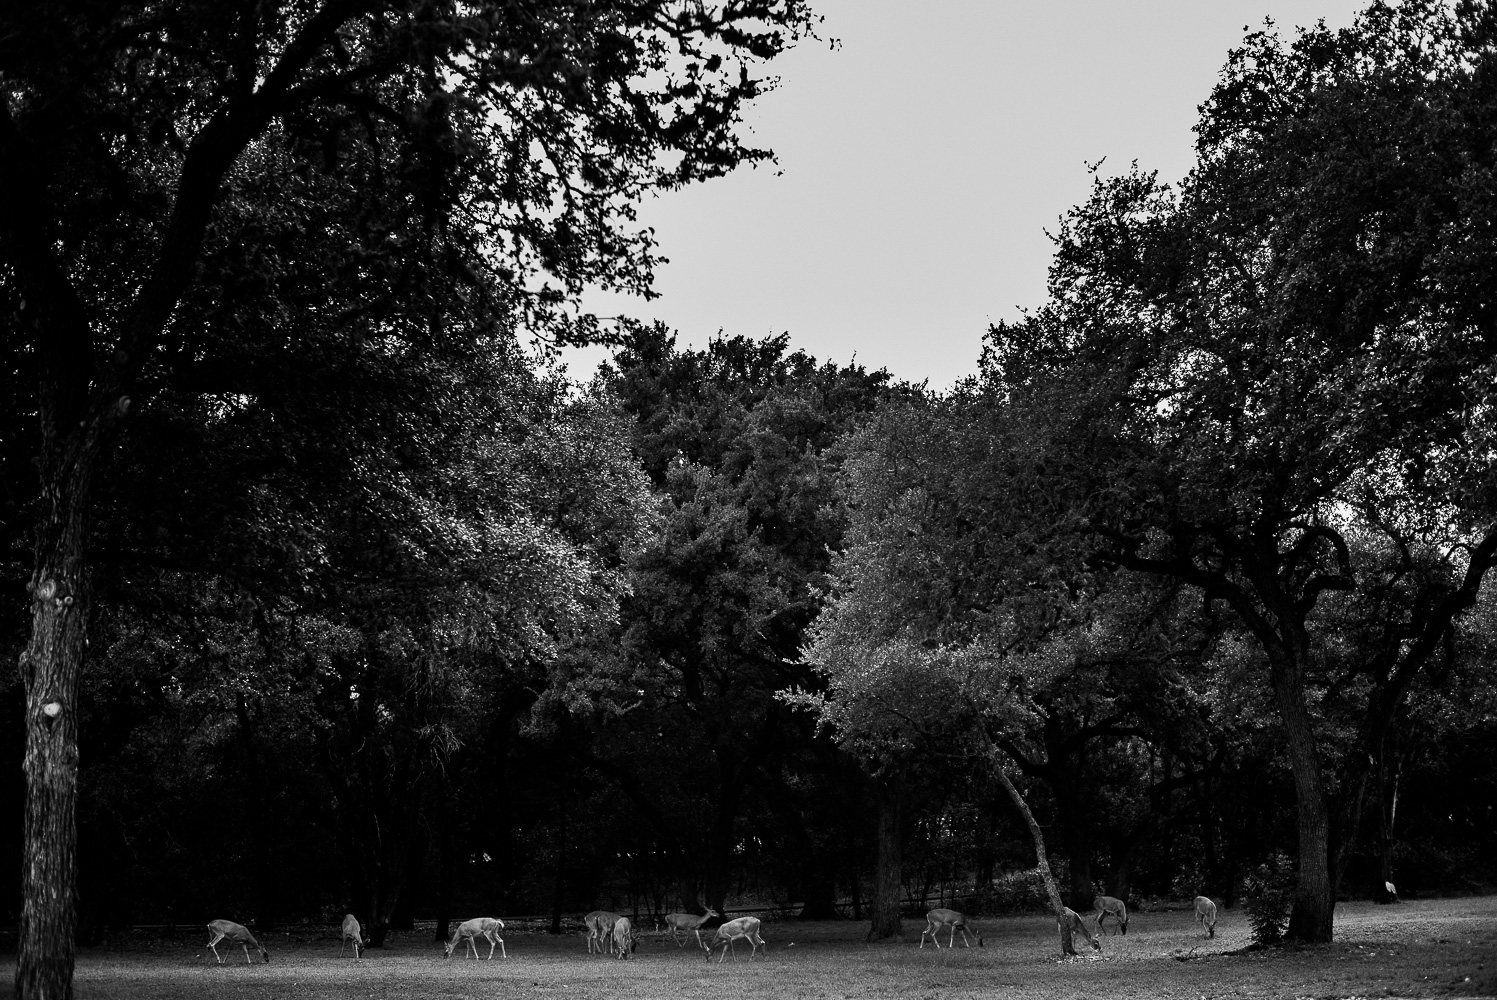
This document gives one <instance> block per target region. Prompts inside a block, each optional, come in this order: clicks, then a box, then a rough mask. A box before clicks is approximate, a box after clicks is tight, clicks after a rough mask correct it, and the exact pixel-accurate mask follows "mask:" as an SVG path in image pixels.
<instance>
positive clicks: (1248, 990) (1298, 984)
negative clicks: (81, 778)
mask: <svg viewBox="0 0 1497 1000" xmlns="http://www.w3.org/2000/svg"><path fill="white" fill-rule="evenodd" d="M976 923H977V927H978V928H979V929H980V930H981V932H982V935H983V938H984V939H985V942H986V947H985V948H981V949H979V948H975V947H974V948H971V949H965V948H963V947H962V945H961V939H960V935H958V938H957V947H956V949H955V950H946V949H942V950H941V951H939V952H937V951H934V950H932V949H931V947H930V946H929V944H927V946H926V947H925V949H924V950H920V949H918V948H917V947H916V942H917V940H918V935H919V932H920V929H921V926H922V925H921V924H919V923H916V922H914V921H907V922H906V929H907V933H908V936H909V938H910V942H909V943H906V944H899V945H877V946H870V945H866V944H864V942H863V934H864V933H865V931H866V929H867V925H866V924H862V923H859V924H854V923H852V922H850V921H847V922H836V923H801V922H799V921H787V922H780V923H774V924H765V926H764V938H765V940H766V941H767V942H768V945H769V956H768V958H767V959H756V960H755V961H754V962H752V963H749V962H747V961H744V960H743V959H742V958H740V960H739V961H738V962H737V963H736V964H735V963H734V962H733V960H732V959H731V958H730V959H729V960H728V961H727V962H726V963H724V964H721V965H719V964H717V962H716V961H715V960H714V961H713V963H712V965H711V966H710V967H709V966H708V964H707V963H706V961H705V960H704V958H703V955H702V952H701V951H700V950H699V949H698V948H697V947H696V945H695V942H692V943H691V945H690V946H689V947H688V948H686V949H678V948H677V947H676V946H675V945H674V944H672V943H671V942H670V940H669V939H668V938H666V939H661V938H659V937H656V936H654V935H652V934H645V935H643V938H642V940H641V942H640V945H639V950H638V952H637V953H636V955H635V957H634V958H633V959H632V960H631V961H628V962H623V961H617V960H612V959H604V958H600V957H597V956H591V957H590V956H589V955H588V954H587V949H586V944H585V941H584V938H583V937H582V936H581V935H580V934H577V935H566V936H562V937H559V938H556V937H551V936H549V935H547V934H542V933H526V932H522V931H518V930H516V929H514V928H507V929H506V932H505V940H506V943H507V944H508V946H509V955H510V957H509V960H508V961H502V960H500V959H499V958H498V956H497V955H496V956H495V958H494V960H493V961H492V962H488V961H482V960H480V961H473V960H472V959H470V958H459V957H458V956H457V955H456V954H455V955H454V957H453V958H452V959H450V960H443V958H442V946H441V945H440V944H436V943H434V942H432V941H430V940H429V939H428V935H419V937H418V936H417V935H397V936H395V939H394V940H393V941H392V942H391V943H390V945H389V947H387V948H385V949H382V950H375V951H370V952H368V953H367V956H366V957H365V958H364V960H363V961H361V962H359V963H357V964H355V962H354V961H353V959H352V958H351V957H349V956H344V957H343V958H341V959H340V957H339V954H338V944H339V942H338V940H337V931H336V928H329V929H328V930H327V931H326V936H325V937H323V936H319V935H318V934H316V933H313V932H303V933H302V934H301V935H300V939H298V934H297V932H292V933H291V934H284V933H278V934H273V935H267V937H266V938H265V939H264V944H265V945H266V947H267V948H269V949H270V953H271V962H270V964H268V965H266V964H261V963H259V962H258V961H257V962H256V964H254V965H249V966H247V965H245V963H244V953H243V952H242V951H240V950H239V949H238V948H235V949H233V957H234V958H236V959H237V960H238V961H237V962H231V963H229V964H226V965H223V966H218V965H215V964H214V962H213V955H212V953H211V952H209V951H208V949H207V948H206V947H205V946H204V945H203V943H202V942H206V941H207V939H208V935H207V932H206V930H205V931H204V933H203V935H202V939H201V941H198V942H195V943H190V944H189V943H181V942H179V943H167V942H162V943H154V944H151V945H139V946H134V947H129V948H103V949H85V950H83V951H82V952H81V953H80V955H79V960H78V970H77V980H76V987H77V989H76V992H77V995H78V997H80V998H81V1000H105V998H109V1000H115V998H119V1000H135V998H142V1000H143V998H164V1000H171V998H177V997H192V998H198V997H203V998H208V997H212V998H229V1000H240V998H242V1000H249V998H267V1000H269V998H299V997H309V998H316V997H328V998H334V997H336V998H354V997H357V998H370V997H374V998H380V997H412V998H435V997H452V998H459V997H475V998H477V997H525V998H534V1000H615V998H617V1000H624V998H650V1000H654V998H677V997H703V998H706V997H712V998H721V997H728V998H732V1000H761V998H762V1000H821V998H832V997H866V998H882V997H889V998H899V1000H959V998H967V997H972V998H977V997H1026V998H1027V997H1040V998H1044V1000H1118V998H1122V997H1179V998H1186V997H1189V998H1192V1000H1195V998H1200V997H1219V996H1220V997H1225V996H1247V997H1317V998H1330V997H1336V998H1344V997H1387V996H1392V997H1475V996H1487V997H1492V996H1497V897H1482V898H1476V899H1453V900H1447V899H1442V900H1428V901H1415V902H1405V903H1401V904H1399V905H1396V906H1374V905H1372V904H1371V903H1345V904H1342V905H1340V906H1338V907H1337V910H1336V937H1337V940H1336V942H1335V943H1334V944H1331V945H1328V946H1324V947H1314V948H1301V949H1288V950H1283V949H1276V950H1270V951H1267V952H1245V951H1243V950H1242V949H1243V948H1244V946H1245V945H1246V944H1247V943H1248V929H1247V924H1246V919H1245V917H1244V915H1243V913H1242V912H1241V911H1240V910H1231V911H1223V912H1222V914H1221V921H1220V923H1219V924H1218V925H1217V936H1216V938H1215V939H1213V940H1210V941H1208V940H1206V938H1205V937H1204V935H1203V934H1202V932H1201V930H1200V928H1199V926H1198V925H1197V924H1196V922H1195V919H1194V916H1193V914H1192V913H1191V912H1190V911H1189V910H1186V909H1181V910H1174V911H1155V912H1135V913H1133V914H1131V920H1130V923H1129V927H1128V935H1127V936H1126V937H1122V936H1117V935H1113V934H1109V936H1108V937H1106V939H1105V941H1104V951H1103V953H1102V955H1101V956H1100V957H1090V958H1082V959H1073V960H1070V961H1061V960H1060V959H1059V947H1058V938H1057V935H1056V931H1055V924H1054V921H1053V920H1049V919H1046V918H1042V917H1003V918H994V919H986V920H978V921H977V922H976ZM484 950H485V951H487V948H485V949H484ZM739 950H740V952H741V953H742V954H743V955H746V954H747V948H746V947H743V946H740V949H739ZM228 957H229V956H228V955H227V954H226V955H225V958H226V959H227V958H228ZM3 975H4V977H5V979H4V983H5V985H4V986H3V987H0V991H3V990H5V989H7V988H8V987H9V984H10V982H11V981H12V980H13V978H14V957H13V956H12V957H11V961H10V963H9V967H8V968H7V969H6V970H5V971H4V972H3Z"/></svg>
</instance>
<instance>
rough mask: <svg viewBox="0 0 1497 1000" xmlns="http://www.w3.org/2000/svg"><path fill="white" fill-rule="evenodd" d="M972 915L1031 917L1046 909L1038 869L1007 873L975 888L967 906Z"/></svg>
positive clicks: (1047, 900) (1042, 885)
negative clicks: (997, 914) (1006, 914)
mask: <svg viewBox="0 0 1497 1000" xmlns="http://www.w3.org/2000/svg"><path fill="white" fill-rule="evenodd" d="M970 905H971V907H972V909H971V912H974V913H1033V912H1035V911H1036V910H1040V911H1044V910H1048V909H1050V897H1049V896H1048V895H1047V894H1046V893H1045V882H1044V880H1043V879H1041V878H1040V873H1039V869H1037V868H1028V869H1025V870H1023V871H1016V872H1007V873H1005V874H1003V875H999V876H998V877H997V878H995V879H993V881H992V883H991V884H989V885H986V886H979V887H978V890H977V893H976V894H975V896H974V898H973V900H972V901H971V903H970Z"/></svg>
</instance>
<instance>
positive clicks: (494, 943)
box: [442, 917, 509, 961]
mask: <svg viewBox="0 0 1497 1000" xmlns="http://www.w3.org/2000/svg"><path fill="white" fill-rule="evenodd" d="M502 930H504V921H502V920H500V919H499V918H498V917H474V918H473V919H472V920H464V921H463V922H462V923H460V924H458V925H457V930H455V931H453V932H452V940H451V941H448V942H447V945H446V947H445V948H443V949H442V957H443V958H451V957H452V952H453V949H455V948H456V947H457V943H458V942H459V941H466V942H467V943H468V950H469V951H471V952H472V953H473V958H474V960H477V958H478V946H477V944H475V943H474V939H475V938H480V937H481V938H486V939H488V942H489V960H490V961H492V960H493V958H494V949H495V948H496V947H497V948H498V949H499V955H500V957H501V958H509V952H507V951H505V950H504V938H502V937H500V936H499V932H500V931H502Z"/></svg>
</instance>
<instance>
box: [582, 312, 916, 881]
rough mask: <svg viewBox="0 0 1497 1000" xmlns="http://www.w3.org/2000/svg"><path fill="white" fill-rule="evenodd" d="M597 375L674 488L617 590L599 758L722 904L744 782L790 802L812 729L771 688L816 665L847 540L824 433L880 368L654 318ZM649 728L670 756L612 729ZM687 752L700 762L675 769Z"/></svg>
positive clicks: (871, 384) (687, 876)
mask: <svg viewBox="0 0 1497 1000" xmlns="http://www.w3.org/2000/svg"><path fill="white" fill-rule="evenodd" d="M604 380H605V382H606V383H607V384H608V386H609V387H610V389H611V390H612V391H613V392H614V393H615V394H616V395H617V396H618V398H619V400H620V404H621V405H622V407H623V408H624V410H625V411H626V412H627V413H629V414H630V415H631V416H632V417H633V420H634V426H633V443H634V449H635V451H636V453H637V454H638V455H639V456H640V458H641V460H642V461H643V464H644V467H645V470H646V472H647V473H648V474H649V475H650V476H651V478H652V479H653V481H654V483H655V485H656V488H657V489H658V490H660V491H661V493H662V494H663V496H664V504H663V509H662V520H661V523H660V525H659V530H658V531H657V532H656V533H655V535H654V536H653V537H652V538H651V539H650V541H649V543H648V544H646V545H644V546H642V547H641V548H640V550H639V551H638V552H637V553H636V554H635V556H634V558H633V559H631V561H630V565H629V581H630V593H629V595H628V596H627V597H626V598H625V599H624V600H623V606H622V612H623V618H624V635H623V640H622V650H623V656H624V665H625V666H626V667H627V672H628V676H629V678H630V680H629V685H628V687H629V689H630V693H631V694H630V697H628V698H626V699H621V704H625V705H627V706H628V708H629V714H628V715H627V717H621V713H618V712H601V713H594V717H593V718H592V719H591V720H590V721H592V722H593V724H594V726H595V727H596V728H595V732H596V733H597V736H598V743H597V752H596V753H594V754H593V755H592V759H591V760H590V761H589V765H590V766H591V767H592V768H594V769H596V770H602V771H603V773H605V774H607V775H609V776H610V777H611V778H613V779H614V780H615V781H618V782H620V783H621V785H622V786H624V787H628V788H629V789H631V794H632V795H633V796H634V797H635V798H636V800H638V801H639V802H641V804H642V808H643V809H644V811H645V813H646V815H648V816H650V817H652V818H654V821H655V825H656V827H657V829H656V832H657V836H658V838H659V840H660V842H661V844H662V845H663V846H664V847H665V850H666V853H667V854H668V855H670V856H671V857H673V858H674V859H675V867H676V869H677V870H676V872H675V873H674V874H675V881H676V884H677V886H678V892H679V894H680V896H681V899H682V904H683V905H685V906H687V907H694V906H695V905H696V902H697V896H696V884H697V869H695V868H694V867H691V866H689V865H688V859H692V860H693V862H694V864H700V865H701V869H700V870H701V881H702V884H703V887H704V890H705V896H706V900H705V901H706V903H707V905H709V906H713V907H715V908H717V909H719V910H721V909H722V908H723V905H724V900H725V896H726V894H727V892H728V889H729V884H730V880H729V876H730V873H731V870H732V861H733V855H734V852H735V849H736V845H737V844H738V843H739V842H740V841H741V840H742V839H744V838H743V835H742V834H741V832H740V831H739V830H738V829H737V825H738V822H739V818H740V817H741V816H742V815H744V813H745V811H746V809H745V806H746V799H747V797H748V796H749V795H750V794H753V793H756V792H758V793H762V794H764V795H765V796H766V798H768V799H769V800H770V801H772V802H778V803H779V804H780V805H781V806H782V807H783V806H784V805H785V804H786V801H787V800H786V797H785V796H783V795H782V794H781V789H780V788H778V787H777V786H776V781H775V778H774V775H776V774H777V772H779V771H780V763H781V762H782V761H783V760H784V758H785V755H786V753H787V751H789V750H790V749H792V748H796V747H803V746H804V745H805V743H807V742H809V740H810V738H811V734H810V732H809V728H810V727H809V726H808V725H806V724H805V720H803V719H797V718H796V717H795V716H794V715H793V714H792V713H790V712H789V710H788V709H786V708H785V706H784V705H782V704H781V703H780V702H779V701H778V700H777V699H776V697H775V693H776V692H777V691H779V690H780V689H782V688H784V687H787V686H790V685H791V684H793V683H799V682H802V681H803V680H805V679H806V678H805V670H804V668H803V667H801V666H800V665H799V663H798V653H799V649H800V646H801V645H802V643H803V641H804V634H805V628H806V626H807V625H808V624H809V622H810V621H811V620H812V619H813V618H814V617H815V614H816V612H817V610H818V609H819V607H820V593H821V590H822V584H823V583H824V580H825V573H826V567H827V564H828V562H829V558H830V557H829V555H828V553H829V551H830V550H831V549H834V548H835V547H837V546H838V545H839V544H840V536H841V525H840V522H839V521H838V519H837V518H836V517H835V516H834V515H833V514H831V513H830V511H829V508H830V506H831V500H832V497H833V490H834V488H835V481H836V480H835V477H836V468H837V458H836V456H835V455H834V453H833V452H832V451H831V446H832V445H833V444H834V442H835V441H836V440H837V439H838V438H839V437H840V435H841V434H842V433H844V432H845V431H846V430H847V429H848V428H849V427H851V426H853V425H854V424H855V423H856V422H857V421H858V420H860V419H861V418H862V417H863V416H864V415H865V414H866V413H867V412H868V411H869V410H870V409H871V408H872V406H873V405H874V402H875V401H876V400H877V398H878V396H879V395H880V393H881V392H882V391H883V390H884V386H885V383H886V381H887V375H886V374H885V373H882V372H873V373H870V372H867V371H865V370H864V369H862V368H861V367H859V366H857V365H847V366H839V365H837V364H834V363H831V362H824V363H818V362H816V361H815V359H813V358H810V357H808V356H806V355H805V354H804V353H802V352H798V351H791V350H789V346H788V339H787V338H786V337H784V336H780V337H770V338H766V339H765V340H762V341H753V340H749V339H746V338H741V337H735V338H726V339H718V340H713V341H711V342H709V344H708V345H707V347H706V348H705V349H704V350H701V351H692V350H680V349H678V348H677V347H676V345H675V338H674V336H672V335H670V334H668V333H667V332H666V331H665V330H663V329H662V328H660V327H658V326H657V327H653V328H648V329H639V330H635V331H633V332H632V333H631V335H630V337H629V339H628V340H627V342H626V343H625V345H624V347H623V349H622V350H620V351H619V352H618V353H617V354H616V356H615V357H614V360H613V362H612V363H611V365H610V367H609V370H608V371H607V372H605V374H604ZM620 729H630V730H632V731H633V734H632V735H629V734H624V733H621V732H620V731H619V730H620ZM640 733H646V734H648V737H649V739H648V743H650V744H654V745H655V746H656V750H655V751H654V752H655V754H657V755H659V756H661V757H666V758H667V759H670V760H672V762H673V764H675V765H676V766H675V767H673V768H672V769H670V770H669V771H667V772H666V773H665V774H664V775H663V776H659V775H651V774H641V773H639V769H637V768H630V767H629V766H628V760H629V758H630V757H632V756H634V755H631V754H626V753H620V752H617V751H616V750H615V749H614V746H629V745H637V744H633V741H634V740H637V739H639V734H640ZM610 744H612V745H613V746H611V745H610ZM677 768H680V769H684V770H686V771H687V772H688V773H693V774H695V775H696V778H697V780H696V781H693V782H687V783H686V788H685V789H684V790H683V789H681V788H678V787H674V784H675V783H674V782H673V781H672V775H673V773H675V771H676V769H677ZM650 770H655V769H654V768H651V769H650ZM662 777H663V778H664V781H663V782H662V780H661V779H662ZM704 790H706V791H704ZM668 798H670V799H675V800H676V801H677V803H678V805H679V807H678V808H671V807H668V806H667V805H666V804H665V803H666V801H667V800H668ZM703 799H704V801H703ZM646 802H647V803H648V804H645V803H646ZM696 816H700V817H701V819H700V820H696V819H694V817H696ZM695 859H700V860H695Z"/></svg>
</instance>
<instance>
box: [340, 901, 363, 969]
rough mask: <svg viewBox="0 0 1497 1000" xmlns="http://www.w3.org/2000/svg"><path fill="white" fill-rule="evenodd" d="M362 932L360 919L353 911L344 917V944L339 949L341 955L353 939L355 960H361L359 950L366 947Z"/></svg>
mask: <svg viewBox="0 0 1497 1000" xmlns="http://www.w3.org/2000/svg"><path fill="white" fill-rule="evenodd" d="M361 932H362V928H361V927H359V920H358V918H357V917H355V916H354V915H353V914H352V913H350V914H348V915H347V916H346V917H344V918H343V945H342V947H340V948H339V949H338V954H339V955H340V956H341V955H342V954H343V952H344V949H346V948H347V947H348V942H350V941H352V942H353V958H354V961H356V962H357V961H358V960H359V951H360V950H362V949H363V947H364V937H363V934H362V933H361Z"/></svg>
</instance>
